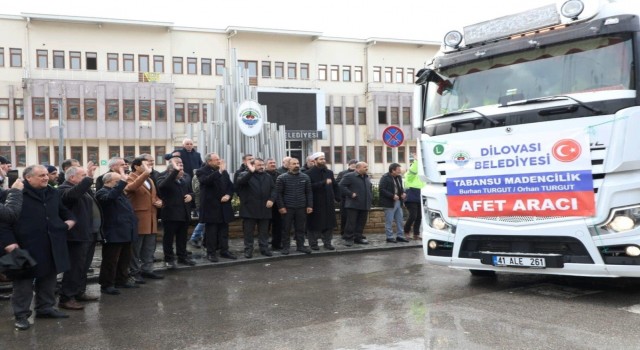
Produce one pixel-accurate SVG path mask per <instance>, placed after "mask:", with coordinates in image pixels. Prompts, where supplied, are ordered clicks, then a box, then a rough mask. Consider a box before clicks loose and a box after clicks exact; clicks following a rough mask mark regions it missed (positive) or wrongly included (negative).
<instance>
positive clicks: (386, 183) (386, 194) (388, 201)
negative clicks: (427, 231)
mask: <svg viewBox="0 0 640 350" xmlns="http://www.w3.org/2000/svg"><path fill="white" fill-rule="evenodd" d="M378 188H379V189H380V206H382V207H383V208H384V219H385V223H384V228H385V232H386V235H387V243H397V242H409V240H408V239H406V238H405V237H404V230H403V222H404V220H403V216H402V215H403V214H402V203H403V201H404V199H405V198H407V195H406V194H405V193H404V187H403V186H402V166H400V164H398V163H391V165H389V172H388V173H386V174H384V175H382V178H381V179H380V183H379V184H378ZM393 222H395V223H396V238H394V237H393Z"/></svg>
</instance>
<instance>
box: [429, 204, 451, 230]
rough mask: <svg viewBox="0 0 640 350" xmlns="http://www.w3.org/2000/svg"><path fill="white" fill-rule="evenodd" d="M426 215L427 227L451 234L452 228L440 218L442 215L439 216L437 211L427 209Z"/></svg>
mask: <svg viewBox="0 0 640 350" xmlns="http://www.w3.org/2000/svg"><path fill="white" fill-rule="evenodd" d="M427 215H428V216H427V221H428V222H427V223H428V224H429V226H431V227H433V228H435V229H436V230H439V231H450V232H452V233H453V232H454V231H455V230H451V228H452V226H451V225H449V224H448V223H447V222H446V221H445V220H444V219H443V218H442V214H440V212H439V211H436V210H431V209H429V208H427Z"/></svg>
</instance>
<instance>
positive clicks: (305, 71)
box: [300, 63, 309, 80]
mask: <svg viewBox="0 0 640 350" xmlns="http://www.w3.org/2000/svg"><path fill="white" fill-rule="evenodd" d="M300 79H301V80H309V63H300Z"/></svg>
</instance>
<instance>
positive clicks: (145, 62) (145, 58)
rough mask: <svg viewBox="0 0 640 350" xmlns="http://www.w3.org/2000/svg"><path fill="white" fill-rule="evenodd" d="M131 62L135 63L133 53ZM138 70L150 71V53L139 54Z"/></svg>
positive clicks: (142, 71)
mask: <svg viewBox="0 0 640 350" xmlns="http://www.w3.org/2000/svg"><path fill="white" fill-rule="evenodd" d="M131 61H132V62H131V64H132V65H133V55H131ZM125 70H126V69H125ZM138 72H141V73H144V72H150V70H149V55H138Z"/></svg>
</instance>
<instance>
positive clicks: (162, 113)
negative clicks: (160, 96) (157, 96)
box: [156, 100, 167, 121]
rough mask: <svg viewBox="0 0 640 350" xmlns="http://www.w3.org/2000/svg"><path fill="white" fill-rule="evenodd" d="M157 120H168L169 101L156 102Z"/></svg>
mask: <svg viewBox="0 0 640 350" xmlns="http://www.w3.org/2000/svg"><path fill="white" fill-rule="evenodd" d="M156 120H161V121H166V120H167V101H164V100H156Z"/></svg>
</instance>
